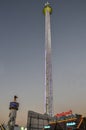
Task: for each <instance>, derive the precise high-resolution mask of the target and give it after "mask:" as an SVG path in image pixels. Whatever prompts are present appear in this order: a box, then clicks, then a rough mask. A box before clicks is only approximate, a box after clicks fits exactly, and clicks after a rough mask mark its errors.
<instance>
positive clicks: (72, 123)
mask: <svg viewBox="0 0 86 130" xmlns="http://www.w3.org/2000/svg"><path fill="white" fill-rule="evenodd" d="M66 125H67V126H72V125H76V123H75V122H69V123H67V124H66Z"/></svg>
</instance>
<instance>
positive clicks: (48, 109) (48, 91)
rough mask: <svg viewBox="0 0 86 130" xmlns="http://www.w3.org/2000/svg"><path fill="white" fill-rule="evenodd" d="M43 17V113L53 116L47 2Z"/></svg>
mask: <svg viewBox="0 0 86 130" xmlns="http://www.w3.org/2000/svg"><path fill="white" fill-rule="evenodd" d="M43 13H44V15H45V102H44V109H45V110H44V111H45V113H46V114H48V115H50V116H53V85H52V62H51V27H50V15H51V14H52V8H51V6H50V4H49V3H48V2H47V3H46V4H45V6H44V8H43Z"/></svg>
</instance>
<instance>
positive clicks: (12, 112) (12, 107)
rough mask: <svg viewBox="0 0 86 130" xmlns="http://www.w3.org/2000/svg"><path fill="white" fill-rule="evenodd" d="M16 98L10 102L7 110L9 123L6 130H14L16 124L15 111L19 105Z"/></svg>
mask: <svg viewBox="0 0 86 130" xmlns="http://www.w3.org/2000/svg"><path fill="white" fill-rule="evenodd" d="M17 98H18V97H17V96H14V101H13V102H10V105H9V109H10V113H9V121H8V130H14V127H15V122H16V115H17V110H18V108H19V103H18V102H17V101H16V99H17Z"/></svg>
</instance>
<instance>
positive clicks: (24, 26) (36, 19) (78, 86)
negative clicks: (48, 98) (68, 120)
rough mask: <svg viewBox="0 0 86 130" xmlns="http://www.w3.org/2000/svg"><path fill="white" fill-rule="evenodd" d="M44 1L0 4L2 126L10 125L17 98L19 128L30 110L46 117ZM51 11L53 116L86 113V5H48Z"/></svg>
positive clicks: (74, 1)
mask: <svg viewBox="0 0 86 130" xmlns="http://www.w3.org/2000/svg"><path fill="white" fill-rule="evenodd" d="M46 2H47V1H46V0H7V1H3V0H1V1H0V99H1V100H0V122H3V121H4V122H6V123H7V121H8V119H9V118H8V115H9V109H8V108H9V102H10V101H12V99H13V96H14V95H15V94H16V95H17V96H18V97H19V98H18V101H19V102H20V108H19V111H18V114H17V115H18V117H17V123H18V124H20V125H21V124H26V122H27V112H28V110H33V111H36V112H40V113H43V112H44V105H43V102H44V66H45V65H44V64H45V59H44V51H45V50H44V49H45V48H44V46H45V36H44V33H45V30H44V29H45V23H44V22H45V21H44V15H43V13H42V10H43V7H44V4H45V3H46ZM48 2H49V3H50V5H51V6H52V8H53V13H52V15H51V30H52V67H53V68H52V75H53V96H54V113H55V114H56V113H59V112H62V111H68V110H69V109H72V110H73V113H81V114H83V115H85V114H86V112H85V108H86V102H85V98H86V94H85V93H86V1H85V0H48Z"/></svg>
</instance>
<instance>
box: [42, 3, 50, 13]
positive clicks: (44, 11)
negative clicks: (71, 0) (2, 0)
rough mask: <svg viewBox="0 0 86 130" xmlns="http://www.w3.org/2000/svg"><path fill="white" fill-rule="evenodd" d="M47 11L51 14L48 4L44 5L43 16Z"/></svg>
mask: <svg viewBox="0 0 86 130" xmlns="http://www.w3.org/2000/svg"><path fill="white" fill-rule="evenodd" d="M47 11H48V12H49V13H50V14H52V8H51V6H50V4H49V3H48V2H47V3H46V4H45V7H44V8H43V13H44V15H45V14H46V12H47Z"/></svg>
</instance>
